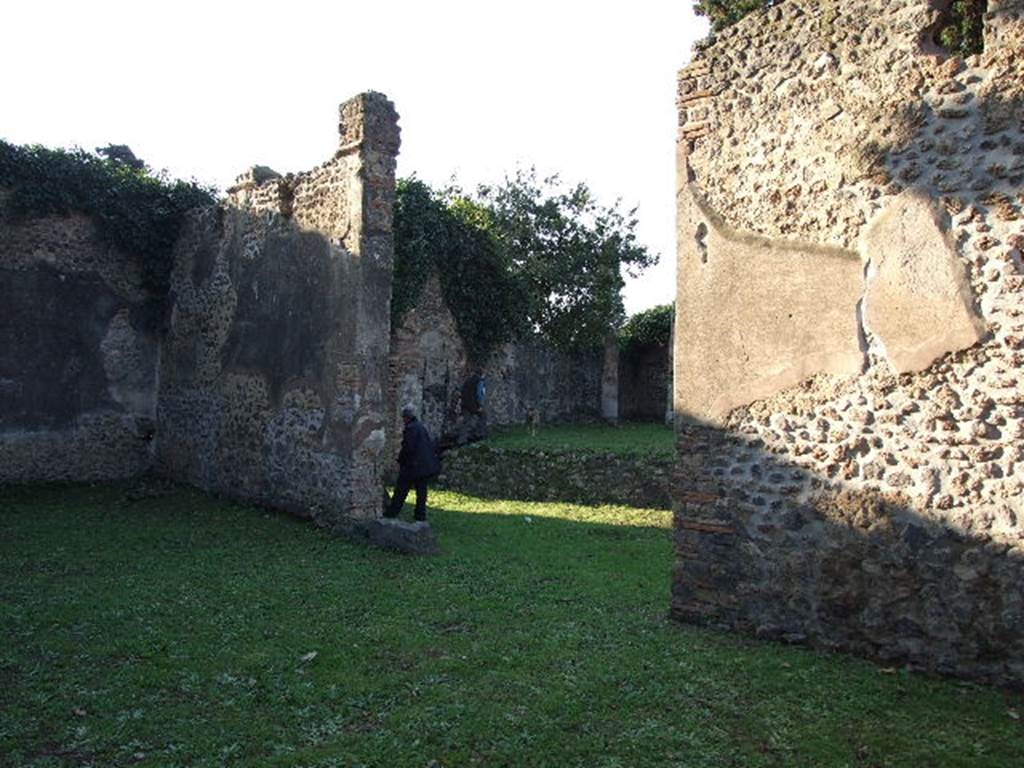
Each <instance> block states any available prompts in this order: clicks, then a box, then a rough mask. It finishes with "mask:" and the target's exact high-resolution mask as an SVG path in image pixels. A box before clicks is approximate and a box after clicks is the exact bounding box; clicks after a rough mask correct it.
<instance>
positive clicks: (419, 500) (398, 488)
mask: <svg viewBox="0 0 1024 768" xmlns="http://www.w3.org/2000/svg"><path fill="white" fill-rule="evenodd" d="M411 488H415V489H416V519H417V520H426V519H427V478H425V477H423V478H420V479H419V480H413V479H412V478H411V477H405V476H404V475H401V474H399V475H398V482H397V483H396V484H395V492H394V493H393V494H391V504H390V506H388V511H387V512H385V513H384V517H398V513H399V512H401V511H402V505H403V504H405V497H406V496H408V495H409V490H410V489H411Z"/></svg>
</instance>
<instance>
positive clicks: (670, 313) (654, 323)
mask: <svg viewBox="0 0 1024 768" xmlns="http://www.w3.org/2000/svg"><path fill="white" fill-rule="evenodd" d="M674 316H675V307H674V306H673V305H672V304H659V305H658V306H656V307H651V308H650V309H647V310H644V311H643V312H637V313H636V314H635V315H633V316H632V317H630V318H629V320H627V321H626V324H625V325H623V326H622V329H621V330H620V331H619V348H620V349H621V350H622V351H623V353H625V354H627V355H628V354H633V353H635V352H637V351H638V350H640V349H642V348H644V347H654V346H664V347H667V346H668V344H669V341H670V340H671V338H672V318H673V317H674Z"/></svg>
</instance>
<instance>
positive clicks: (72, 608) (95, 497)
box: [0, 486, 1024, 768]
mask: <svg viewBox="0 0 1024 768" xmlns="http://www.w3.org/2000/svg"><path fill="white" fill-rule="evenodd" d="M129 498H130V497H126V495H125V487H117V486H99V487H88V486H76V487H34V488H16V489H10V488H8V489H0V765H3V766H18V768H22V767H29V766H35V767H37V768H38V767H41V766H104V767H106V766H130V765H139V766H222V765H227V766H307V767H309V768H313V767H314V766H318V767H321V768H327V766H387V767H388V768H390V767H392V766H417V768H424V767H425V766H471V765H482V766H552V767H561V766H607V767H609V768H610V767H611V766H744V767H745V766H837V767H838V766H908V767H909V766H913V767H914V768H919V767H922V766H992V767H993V768H1008V767H1009V766H1016V765H1022V764H1024V727H1022V723H1021V720H1020V719H1019V718H1020V716H1021V715H1022V714H1024V709H1022V704H1024V702H1022V700H1021V698H1020V697H1019V696H1015V695H1010V694H1007V693H1004V692H1001V691H998V690H994V689H991V688H985V687H980V686H975V685H971V684H967V683H961V682H957V681H953V680H943V679H936V678H932V677H928V676H925V675H918V674H908V673H904V672H902V671H898V670H885V669H880V668H879V667H876V666H874V665H872V664H869V663H866V662H862V661H858V660H854V659H850V658H846V657H843V656H836V655H827V654H820V653H814V652H810V651H806V650H801V649H797V648H790V647H784V646H781V645H775V644H768V643H759V642H753V641H750V640H745V639H742V638H737V637H732V636H729V635H726V634H720V633H715V632H711V631H704V630H699V629H694V628H690V627H684V626H679V625H676V624H674V623H672V622H670V621H668V620H667V619H666V608H667V605H668V582H669V572H670V569H671V545H670V541H669V525H670V521H669V513H667V512H658V511H644V510H635V509H627V508H611V507H605V508H596V507H573V506H569V505H560V504H530V503H519V502H516V503H511V502H501V501H482V500H479V499H474V498H469V497H465V496H460V495H457V494H454V493H436V494H435V495H434V496H433V497H432V501H433V505H432V506H433V507H434V512H433V518H432V520H433V523H434V526H435V529H436V530H437V531H438V533H439V535H440V538H441V541H442V545H443V547H444V550H445V552H444V554H443V555H442V556H441V557H438V558H433V559H423V560H415V559H408V558H404V557H402V556H399V555H393V554H389V553H386V552H380V551H374V550H370V549H367V548H364V547H361V546H357V545H354V544H351V543H348V542H345V541H341V540H337V539H331V538H329V537H328V536H326V535H325V534H324V533H322V532H320V531H317V530H314V529H313V528H311V527H310V526H309V525H307V524H304V523H302V522H300V521H297V520H294V519H290V518H288V517H284V516H279V515H275V514H269V513H266V512H263V511H260V510H256V509H252V508H247V507H243V506H238V505H234V504H230V503H226V502H223V501H218V500H216V499H212V498H209V497H206V496H203V495H201V494H198V493H195V492H192V491H188V490H182V489H175V488H170V489H168V490H167V492H166V493H164V494H163V495H159V496H155V497H151V498H143V499H140V500H135V501H131V500H129Z"/></svg>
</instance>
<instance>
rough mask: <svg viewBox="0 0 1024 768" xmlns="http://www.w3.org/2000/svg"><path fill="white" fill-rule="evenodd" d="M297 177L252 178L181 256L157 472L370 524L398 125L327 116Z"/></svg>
mask: <svg viewBox="0 0 1024 768" xmlns="http://www.w3.org/2000/svg"><path fill="white" fill-rule="evenodd" d="M339 128H340V134H341V140H340V147H339V149H338V151H337V153H336V154H335V156H334V157H333V158H332V159H331V160H329V161H328V162H326V163H324V164H323V165H321V166H320V167H319V168H316V169H314V170H312V171H309V172H307V173H302V174H298V175H294V176H293V175H289V176H286V177H281V176H279V175H278V174H276V173H274V172H273V171H271V170H270V169H267V168H254V169H252V170H251V171H250V172H249V173H248V174H246V175H245V176H243V177H241V178H240V179H239V183H238V184H237V185H236V186H235V187H234V188H232V189H231V190H229V200H228V201H227V203H226V204H224V205H221V206H218V207H216V208H212V209H210V210H207V211H204V212H202V213H201V214H200V215H198V216H196V217H195V218H194V220H193V221H192V222H191V224H190V226H189V228H188V230H187V231H186V233H185V234H184V236H183V237H182V239H181V241H180V242H179V244H178V248H177V253H176V261H175V269H174V273H173V276H172V299H173V311H172V316H171V325H170V331H169V333H168V336H167V339H166V341H165V344H164V348H163V354H162V359H161V366H160V394H159V408H158V423H159V439H158V450H157V469H158V470H159V471H160V472H162V473H164V474H166V475H169V476H171V477H174V478H178V479H182V480H186V481H188V482H190V483H192V484H194V485H196V486H198V487H200V488H203V489H205V490H207V491H212V492H217V493H223V494H226V495H229V496H232V497H235V498H241V499H246V500H251V501H255V502H258V503H263V504H267V505H270V506H275V507H278V508H283V509H288V510H290V511H293V512H295V513H298V514H300V515H305V516H311V517H313V518H314V519H316V520H317V521H318V522H323V523H326V524H331V523H332V522H335V521H337V520H338V519H340V518H341V517H361V518H367V517H375V516H377V515H379V513H380V503H381V488H382V479H381V475H382V471H383V467H384V462H385V457H384V455H383V449H384V445H385V431H386V428H387V427H388V426H389V425H388V424H387V419H386V416H385V411H386V409H385V398H386V388H387V384H388V365H387V355H388V340H389V334H390V299H391V273H392V266H393V254H394V242H393V235H392V226H391V225H392V221H391V216H392V209H393V203H394V189H395V178H394V174H395V158H396V156H397V153H398V146H399V130H398V125H397V115H396V114H395V111H394V107H393V106H392V104H391V103H390V102H389V101H388V100H387V99H386V98H384V97H383V96H382V95H381V94H377V93H366V94H362V95H360V96H358V97H356V98H354V99H351V100H350V101H347V102H345V103H344V104H342V105H341V108H340V126H339Z"/></svg>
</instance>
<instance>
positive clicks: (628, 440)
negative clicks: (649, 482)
mask: <svg viewBox="0 0 1024 768" xmlns="http://www.w3.org/2000/svg"><path fill="white" fill-rule="evenodd" d="M487 444H488V445H491V446H493V447H495V448H509V449H517V450H554V449H564V450H571V451H587V452H590V453H620V454H638V453H650V454H655V455H660V456H671V455H672V452H673V450H674V447H675V433H674V432H673V431H672V427H669V426H666V425H664V424H655V423H649V422H629V423H624V424H620V425H619V426H616V427H612V426H608V425H607V424H564V425H563V424H556V425H551V426H542V427H540V428H539V429H538V430H537V434H536V435H531V434H530V431H529V429H528V428H527V427H497V428H495V429H494V430H492V434H491V436H490V437H489V438H488V439H487Z"/></svg>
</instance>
